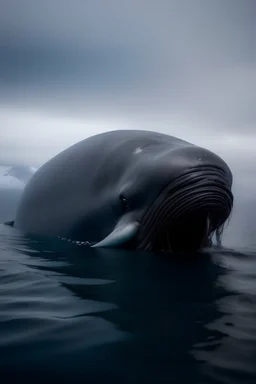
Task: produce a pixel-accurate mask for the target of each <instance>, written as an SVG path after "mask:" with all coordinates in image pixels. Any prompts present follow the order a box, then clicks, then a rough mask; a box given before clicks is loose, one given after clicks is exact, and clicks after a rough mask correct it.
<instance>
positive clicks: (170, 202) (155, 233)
mask: <svg viewBox="0 0 256 384" xmlns="http://www.w3.org/2000/svg"><path fill="white" fill-rule="evenodd" d="M231 184H232V181H231V180H229V178H228V175H227V174H226V173H225V172H224V171H223V170H222V169H221V168H218V167H209V166H208V167H200V169H199V168H198V167H197V168H196V169H193V170H192V171H191V170H190V172H189V173H187V174H184V175H182V176H180V177H179V178H177V179H176V180H174V181H173V182H172V183H170V184H169V185H168V186H167V188H165V189H164V191H162V193H161V194H160V195H159V196H158V198H157V199H156V200H155V201H154V203H153V204H152V206H151V207H150V209H149V210H148V211H147V213H146V214H145V216H144V217H143V218H142V221H141V228H140V232H139V236H138V248H140V249H146V250H151V251H154V252H159V251H164V252H197V251H200V250H201V249H202V248H204V247H205V246H209V245H211V239H212V236H213V234H214V233H217V234H219V233H220V231H221V228H222V227H223V224H224V223H225V221H226V220H227V219H228V217H229V216H230V214H231V211H232V207H233V194H232V192H231Z"/></svg>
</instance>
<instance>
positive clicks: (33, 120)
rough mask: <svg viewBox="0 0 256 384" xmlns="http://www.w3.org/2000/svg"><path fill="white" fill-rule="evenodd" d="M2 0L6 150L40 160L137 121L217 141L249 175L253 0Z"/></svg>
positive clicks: (255, 84)
mask: <svg viewBox="0 0 256 384" xmlns="http://www.w3.org/2000/svg"><path fill="white" fill-rule="evenodd" d="M2 9H3V12H1V14H0V55H1V57H2V58H3V59H2V60H1V61H0V63H1V64H0V124H1V127H2V128H1V129H2V131H3V134H2V140H1V144H0V145H1V148H0V149H1V157H0V160H1V159H2V160H5V161H6V158H8V159H9V161H15V162H19V161H23V162H26V161H28V162H33V163H38V164H39V163H42V162H43V161H45V160H47V159H48V158H49V157H50V156H52V155H53V154H55V153H56V152H57V151H59V150H61V149H62V148H64V147H66V146H68V145H70V144H71V143H73V142H75V141H77V140H80V139H82V138H84V137H86V136H88V135H91V134H94V133H97V132H99V131H104V130H107V129H112V128H114V129H116V128H119V127H120V128H127V127H131V128H143V129H153V130H159V131H162V132H167V133H169V134H174V135H178V136H181V137H182V138H185V139H186V138H187V139H189V140H192V141H194V142H195V143H199V144H202V145H205V146H207V147H209V148H210V149H214V150H217V151H218V152H219V153H221V154H224V155H225V156H226V157H227V158H228V159H229V160H230V161H231V162H232V164H234V166H235V167H236V168H237V169H239V172H241V173H243V171H242V170H241V163H240V162H239V161H238V160H237V154H239V156H241V158H242V159H243V160H242V163H243V164H244V165H243V167H242V168H243V169H244V168H246V169H248V167H249V164H251V163H252V160H253V159H254V157H253V152H254V148H255V144H256V131H255V123H256V113H255V111H256V98H255V93H256V91H255V90H256V50H255V42H254V40H255V35H256V25H255V14H256V5H255V1H254V0H244V1H238V0H215V1H211V0H209V1H208V0H194V1H189V0H187V1H185V0H173V1H166V0H162V1H161V0H159V1H146V0H144V1H142V0H136V1H135V0H130V1H129V2H124V1H120V0H119V1H117V0H108V1H103V0H102V1H99V0H92V1H78V0H77V1H72V2H70V1H65V0H62V1H54V0H45V1H43V2H39V1H34V0H30V1H29V0H27V1H25V0H16V1H15V0H6V1H5V2H3V5H2ZM252 143H253V144H252ZM248 148H249V149H248ZM245 164H246V165H245Z"/></svg>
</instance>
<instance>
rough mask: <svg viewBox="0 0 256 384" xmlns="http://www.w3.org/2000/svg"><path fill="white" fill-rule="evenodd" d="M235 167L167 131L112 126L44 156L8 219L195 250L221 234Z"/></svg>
mask: <svg viewBox="0 0 256 384" xmlns="http://www.w3.org/2000/svg"><path fill="white" fill-rule="evenodd" d="M232 182H233V175H232V172H231V170H230V168H229V166H228V165H227V163H226V162H225V161H224V159H222V158H221V157H220V156H219V155H217V154H215V153H214V152H212V151H210V150H208V149H205V148H203V147H200V146H197V145H196V144H193V143H190V142H187V141H185V140H182V139H180V138H177V137H173V136H170V135H167V134H163V133H158V132H153V131H146V130H132V129H131V130H115V131H108V132H104V133H100V134H96V135H94V136H91V137H88V138H86V139H84V140H82V141H80V142H78V143H76V144H73V145H71V146H70V147H68V148H67V149H65V150H63V151H62V152H60V153H58V154H57V155H56V156H54V157H53V158H51V159H50V160H48V161H47V162H46V163H45V164H43V165H42V166H41V167H40V168H39V169H38V170H37V171H36V172H35V173H34V175H33V176H32V178H31V179H30V180H29V182H28V183H27V185H26V187H25V188H24V191H23V194H22V197H21V199H20V202H19V205H18V208H17V211H16V215H15V217H14V220H13V222H12V226H13V227H15V228H17V229H18V230H20V231H22V232H23V233H25V234H26V235H38V236H46V237H54V238H55V237H58V238H61V239H69V240H70V241H74V242H78V243H79V242H80V243H84V244H85V243H86V244H88V245H89V246H90V247H93V248H95V247H96V248H97V247H107V248H125V249H141V250H145V251H152V252H169V253H172V252H198V251H200V250H202V249H203V248H204V247H208V246H211V245H212V239H213V236H214V235H216V238H217V239H218V241H219V242H221V235H222V232H223V228H224V226H225V223H226V222H227V221H228V219H229V217H230V215H231V212H232V209H233V201H234V196H233V192H232Z"/></svg>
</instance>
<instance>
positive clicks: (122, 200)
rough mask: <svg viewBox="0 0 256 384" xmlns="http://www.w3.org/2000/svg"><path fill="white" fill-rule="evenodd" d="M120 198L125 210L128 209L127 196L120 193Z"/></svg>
mask: <svg viewBox="0 0 256 384" xmlns="http://www.w3.org/2000/svg"><path fill="white" fill-rule="evenodd" d="M119 200H120V201H121V204H122V209H123V212H126V211H128V209H129V204H128V200H127V199H126V197H125V196H124V195H120V196H119Z"/></svg>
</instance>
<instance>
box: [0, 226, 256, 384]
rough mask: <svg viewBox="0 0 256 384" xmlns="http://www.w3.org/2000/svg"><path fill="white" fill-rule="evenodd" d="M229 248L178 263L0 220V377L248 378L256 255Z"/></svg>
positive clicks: (254, 368)
mask: <svg viewBox="0 0 256 384" xmlns="http://www.w3.org/2000/svg"><path fill="white" fill-rule="evenodd" d="M237 249H238V248H237ZM237 249H236V250H231V249H223V250H217V249H215V250H211V251H209V252H207V250H206V251H205V252H204V253H202V254H198V255H191V257H189V258H187V259H186V260H185V259H183V260H182V259H180V258H177V257H175V255H174V256H172V257H170V256H167V255H164V254H161V255H156V254H150V253H143V252H140V253H139V252H124V251H114V250H111V251H107V250H104V249H101V250H92V249H89V248H87V247H85V246H78V245H75V244H71V243H68V242H63V241H60V240H56V241H52V240H47V241H46V240H39V239H37V240H36V239H28V238H25V237H23V236H22V235H21V234H20V233H19V232H17V231H15V230H14V229H12V228H9V227H6V226H0V373H1V383H7V382H10V381H17V382H19V383H20V382H22V380H26V382H33V383H34V382H41V381H42V382H46V380H51V379H59V380H61V381H60V382H72V381H74V380H78V381H83V382H87V383H88V382H93V383H95V382H100V383H106V382H108V381H109V382H111V383H132V382H136V383H142V382H152V383H158V382H173V383H190V384H191V383H199V384H201V383H240V382H242V383H255V382H256V365H255V362H256V257H255V252H254V251H253V249H252V250H249V249H247V250H246V251H241V250H240V251H239V252H238V250H237Z"/></svg>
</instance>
